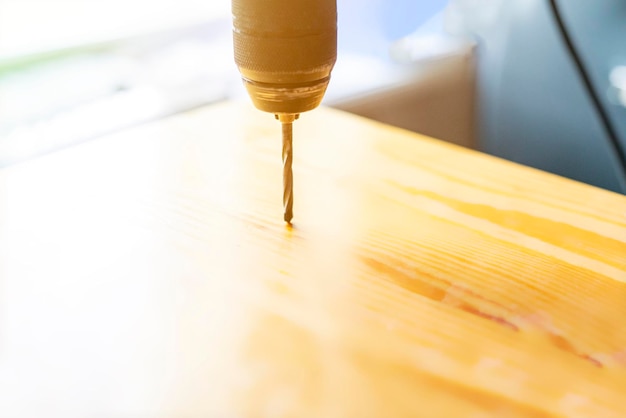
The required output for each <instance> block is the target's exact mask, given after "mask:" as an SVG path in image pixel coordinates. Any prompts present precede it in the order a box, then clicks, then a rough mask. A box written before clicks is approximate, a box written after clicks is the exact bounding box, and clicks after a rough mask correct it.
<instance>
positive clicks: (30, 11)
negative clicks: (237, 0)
mask: <svg viewBox="0 0 626 418" xmlns="http://www.w3.org/2000/svg"><path fill="white" fill-rule="evenodd" d="M229 12H230V0H107V1H102V0H45V1H44V0H0V60H1V59H3V58H9V57H13V56H18V55H23V54H30V53H37V52H41V51H45V50H51V49H57V48H63V47H67V46H76V45H83V44H89V43H93V42H99V41H106V40H111V39H119V38H124V37H127V36H133V35H138V34H142V33H146V32H151V31H155V30H162V29H167V28H172V27H177V26H182V25H188V24H193V23H200V22H205V21H208V20H211V19H215V18H217V17H224V16H228V14H229Z"/></svg>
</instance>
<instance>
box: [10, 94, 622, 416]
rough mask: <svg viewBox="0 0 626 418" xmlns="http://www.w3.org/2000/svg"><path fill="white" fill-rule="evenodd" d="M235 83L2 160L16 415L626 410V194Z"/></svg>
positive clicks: (567, 413)
mask: <svg viewBox="0 0 626 418" xmlns="http://www.w3.org/2000/svg"><path fill="white" fill-rule="evenodd" d="M281 175H282V171H281V146H280V125H279V124H278V123H276V122H275V121H274V120H273V118H272V117H271V116H268V115H266V114H262V113H260V112H257V111H255V110H253V109H252V107H251V105H249V104H247V103H244V104H236V103H227V104H223V105H219V106H214V107H208V108H204V109H200V110H197V111H193V112H190V113H187V114H183V115H180V116H177V117H174V118H170V119H167V120H163V121H158V122H155V123H152V124H149V125H145V126H141V127H138V128H136V129H132V130H128V131H125V132H121V133H118V134H115V135H112V136H109V137H106V138H101V139H99V140H95V141H91V142H88V143H85V144H83V145H80V146H77V147H74V148H71V149H68V150H64V151H61V152H58V153H55V154H51V155H48V156H45V157H42V158H39V159H36V160H32V161H29V162H25V163H22V164H19V165H16V166H13V167H10V168H8V169H5V170H3V171H0V306H2V307H3V310H2V311H1V312H0V416H3V417H4V416H7V417H8V416H10V417H39V416H55V417H56V416H63V417H66V418H71V417H84V416H111V417H125V416H131V415H132V416H142V417H182V416H189V417H192V416H194V417H195V416H206V417H213V416H215V417H218V416H219V417H222V416H223V417H231V416H232V417H235V416H237V417H293V416H299V417H321V416H324V417H359V418H362V417H382V416H386V417H387V416H388V417H405V416H406V417H409V416H424V417H447V416H449V417H472V418H478V417H488V416H499V417H500V416H506V417H534V416H538V417H539V416H555V417H556V416H569V417H623V416H626V403H625V402H624V388H626V321H625V320H624V318H626V197H624V196H620V195H617V194H614V193H610V192H607V191H603V190H600V189H596V188H593V187H590V186H587V185H583V184H580V183H576V182H573V181H570V180H566V179H563V178H560V177H557V176H553V175H549V174H546V173H543V172H539V171H536V170H532V169H529V168H525V167H521V166H517V165H514V164H512V163H508V162H505V161H501V160H498V159H495V158H492V157H488V156H485V155H481V154H479V153H475V152H472V151H468V150H465V149H461V148H457V147H454V146H451V145H448V144H444V143H442V142H439V141H435V140H431V139H428V138H424V137H421V136H418V135H415V134H412V133H408V132H405V131H402V130H399V129H395V128H391V127H388V126H385V125H381V124H377V123H374V122H370V121H367V120H365V119H360V118H357V117H354V116H351V115H348V114H345V113H341V112H338V111H333V110H329V109H318V110H316V111H314V112H312V113H310V114H305V115H303V116H302V118H301V119H300V120H299V121H298V122H297V123H296V124H295V125H294V176H295V207H294V213H295V218H294V227H293V228H288V227H286V226H285V225H284V222H282V199H281V196H282V186H281Z"/></svg>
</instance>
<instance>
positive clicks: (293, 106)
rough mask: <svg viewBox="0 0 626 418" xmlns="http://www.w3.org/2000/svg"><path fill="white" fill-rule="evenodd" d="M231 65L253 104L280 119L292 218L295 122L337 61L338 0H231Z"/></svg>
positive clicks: (312, 104)
mask: <svg viewBox="0 0 626 418" xmlns="http://www.w3.org/2000/svg"><path fill="white" fill-rule="evenodd" d="M232 12H233V41H234V50H235V51H234V52H235V63H236V64H237V67H238V68H239V72H240V73H241V76H242V79H243V82H244V85H245V87H246V89H247V91H248V94H249V95H250V98H251V99H252V102H253V103H254V105H255V106H256V107H257V108H258V109H260V110H262V111H264V112H269V113H273V114H274V115H275V116H276V119H277V120H279V121H280V122H281V123H282V134H283V206H284V210H285V212H284V219H285V222H287V223H289V224H290V223H291V220H292V218H293V172H292V168H291V166H292V161H293V147H292V141H293V130H292V129H293V125H292V123H293V122H294V121H295V120H296V119H298V117H299V115H300V113H303V112H307V111H309V110H313V109H315V108H316V107H317V106H319V104H320V103H321V101H322V99H323V98H324V94H325V93H326V88H327V87H328V83H329V81H330V74H331V71H332V69H333V67H334V65H335V61H336V60H337V3H336V0H232Z"/></svg>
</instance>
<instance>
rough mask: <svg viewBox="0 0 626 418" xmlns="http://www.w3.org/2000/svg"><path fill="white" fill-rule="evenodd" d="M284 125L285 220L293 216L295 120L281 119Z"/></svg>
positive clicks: (289, 220) (289, 222)
mask: <svg viewBox="0 0 626 418" xmlns="http://www.w3.org/2000/svg"><path fill="white" fill-rule="evenodd" d="M281 122H282V125H283V207H284V209H285V215H284V219H285V222H287V223H288V224H291V219H292V218H293V171H292V168H291V166H292V163H293V122H292V121H285V120H281Z"/></svg>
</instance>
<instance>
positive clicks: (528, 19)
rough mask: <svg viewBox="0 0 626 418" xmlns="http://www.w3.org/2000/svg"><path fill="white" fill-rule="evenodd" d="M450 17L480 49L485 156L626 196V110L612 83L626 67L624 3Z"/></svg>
mask: <svg viewBox="0 0 626 418" xmlns="http://www.w3.org/2000/svg"><path fill="white" fill-rule="evenodd" d="M450 12H451V17H452V19H450V22H451V23H452V31H455V32H457V33H461V34H465V35H470V36H473V37H474V38H475V39H476V41H477V43H478V77H479V78H478V82H479V97H480V108H481V110H480V113H481V115H482V116H481V123H480V129H481V132H480V135H479V137H480V148H481V149H482V150H484V151H486V152H489V153H491V154H494V155H498V156H501V157H504V158H507V159H510V160H513V161H517V162H520V163H522V164H526V165H530V166H533V167H537V168H540V169H543V170H546V171H551V172H554V173H557V174H560V175H563V176H567V177H570V178H573V179H576V180H580V181H583V182H586V183H589V184H593V185H596V186H599V187H603V188H606V189H610V190H613V191H617V192H621V193H626V167H625V165H626V161H625V159H626V155H625V154H624V150H626V107H624V104H625V103H621V102H620V101H619V100H615V99H614V97H615V96H616V95H615V91H614V90H615V87H613V86H612V85H611V82H610V75H611V72H612V71H613V70H614V69H615V68H617V67H619V66H626V2H625V1H623V0H594V1H589V0H556V1H551V0H506V1H497V0H490V1H485V2H479V3H477V2H475V1H470V0H452V1H451V5H450ZM570 47H572V48H573V50H572V48H570ZM586 81H588V83H586ZM612 97H613V99H612Z"/></svg>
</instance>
